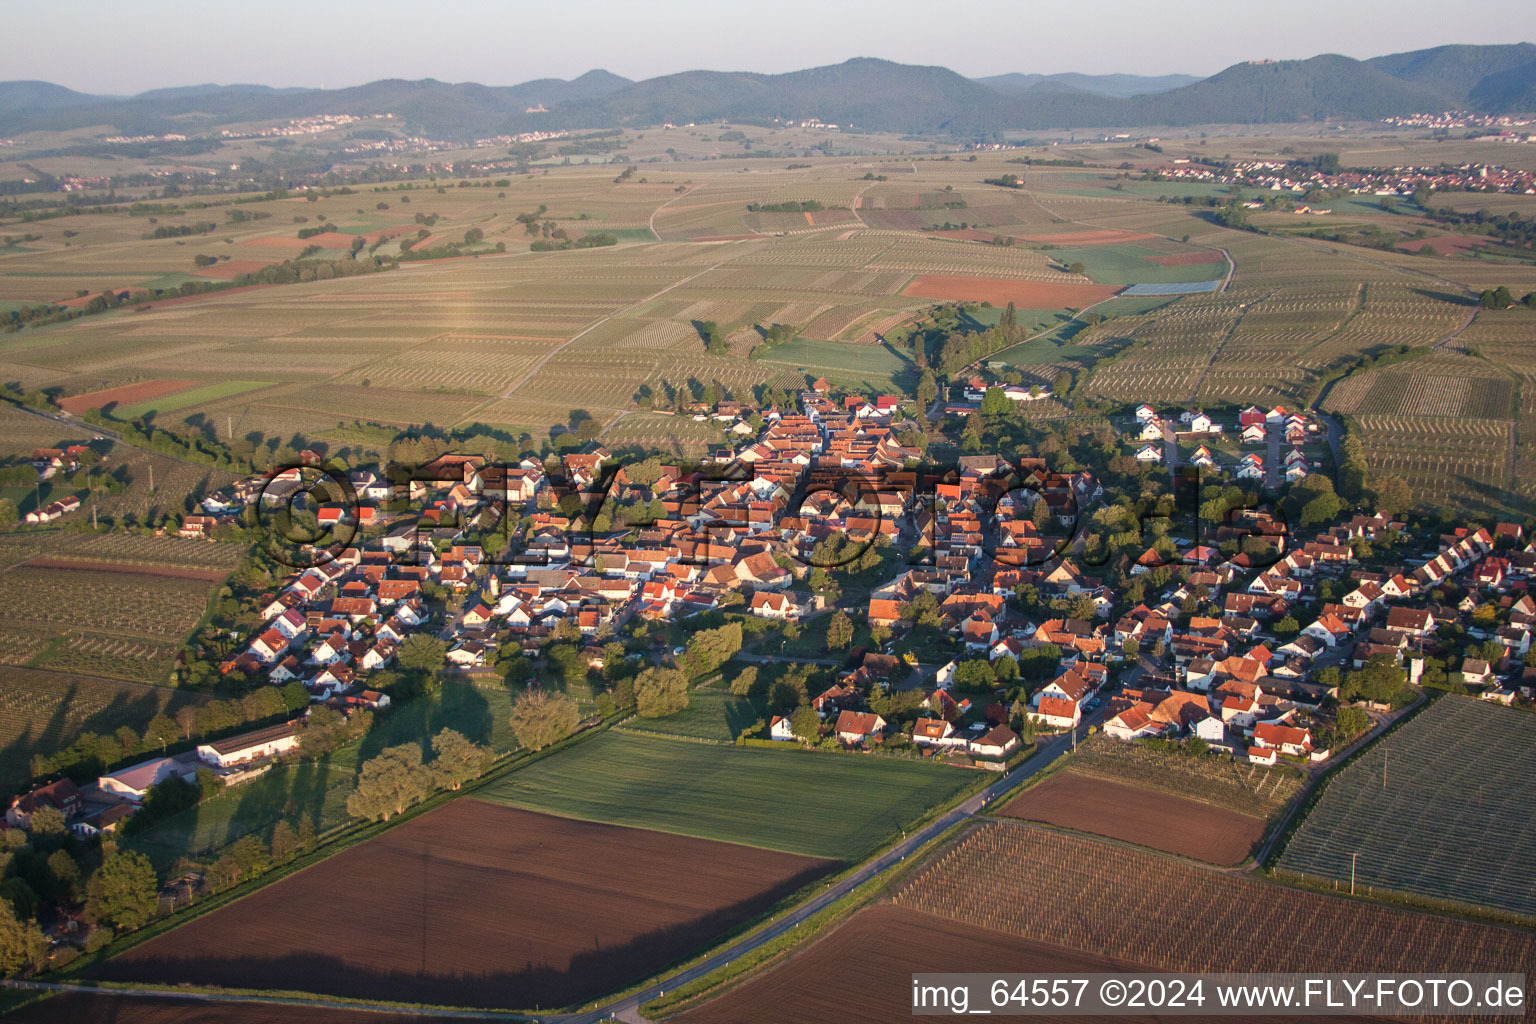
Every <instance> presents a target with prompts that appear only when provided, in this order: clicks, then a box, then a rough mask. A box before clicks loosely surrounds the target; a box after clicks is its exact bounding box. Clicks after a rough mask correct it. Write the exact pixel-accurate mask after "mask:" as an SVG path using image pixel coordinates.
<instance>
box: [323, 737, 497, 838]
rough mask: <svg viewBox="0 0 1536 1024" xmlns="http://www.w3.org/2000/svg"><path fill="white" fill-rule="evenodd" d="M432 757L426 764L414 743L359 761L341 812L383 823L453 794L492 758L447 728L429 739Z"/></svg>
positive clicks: (403, 744) (418, 745)
mask: <svg viewBox="0 0 1536 1024" xmlns="http://www.w3.org/2000/svg"><path fill="white" fill-rule="evenodd" d="M515 722H516V716H515V715H514V723H515ZM432 752H433V754H434V757H433V759H432V760H431V761H430V762H428V761H425V760H424V759H423V757H422V752H421V746H420V744H416V743H402V744H400V745H398V746H394V747H386V748H385V749H384V750H382V751H380V753H379V755H378V756H377V757H374V758H372V759H370V760H368V761H365V762H364V763H363V768H362V771H361V772H360V773H359V775H358V780H357V788H356V789H354V790H353V791H352V793H351V794H350V795H349V796H348V797H347V813H348V814H350V815H352V816H353V817H355V818H368V819H372V820H375V821H388V820H389V819H390V818H392V817H394V816H395V815H397V814H402V813H404V812H405V811H406V810H407V809H408V808H410V807H411V806H412V805H414V804H417V803H420V802H421V801H422V800H425V799H426V798H427V797H429V796H431V795H432V794H433V793H435V792H438V791H440V790H457V789H459V788H460V787H461V786H463V785H464V783H466V782H469V781H471V780H472V779H477V778H479V777H480V776H481V775H483V774H485V771H486V769H487V768H489V767H490V765H491V762H492V761H493V760H494V759H495V758H494V755H493V754H492V753H491V751H490V750H489V749H488V748H486V747H484V746H481V745H480V744H477V743H474V742H472V741H471V740H470V739H468V738H467V737H466V736H465V735H464V734H463V733H460V732H457V731H455V730H453V729H447V728H445V729H443V730H441V731H440V732H438V734H437V735H436V736H433V737H432Z"/></svg>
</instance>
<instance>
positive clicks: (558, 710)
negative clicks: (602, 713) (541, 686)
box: [512, 690, 581, 750]
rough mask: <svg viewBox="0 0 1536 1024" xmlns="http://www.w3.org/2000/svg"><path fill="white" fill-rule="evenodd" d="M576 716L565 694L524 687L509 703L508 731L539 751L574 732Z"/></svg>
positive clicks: (573, 702) (572, 703)
mask: <svg viewBox="0 0 1536 1024" xmlns="http://www.w3.org/2000/svg"><path fill="white" fill-rule="evenodd" d="M580 718H581V716H580V714H579V713H578V712H577V710H576V702H575V701H574V700H572V699H571V698H569V697H567V696H566V695H565V694H563V693H551V692H549V691H547V690H526V691H524V692H523V693H522V694H521V695H520V696H519V697H518V698H517V702H516V703H514V704H513V705H512V734H513V735H514V736H516V737H517V742H518V743H519V744H521V745H522V746H524V747H527V748H528V749H529V750H543V749H544V748H545V747H547V746H549V745H550V744H551V743H555V742H558V741H559V740H562V739H564V738H565V737H567V736H569V735H570V734H571V733H572V732H574V731H575V730H576V723H577V722H578V721H580Z"/></svg>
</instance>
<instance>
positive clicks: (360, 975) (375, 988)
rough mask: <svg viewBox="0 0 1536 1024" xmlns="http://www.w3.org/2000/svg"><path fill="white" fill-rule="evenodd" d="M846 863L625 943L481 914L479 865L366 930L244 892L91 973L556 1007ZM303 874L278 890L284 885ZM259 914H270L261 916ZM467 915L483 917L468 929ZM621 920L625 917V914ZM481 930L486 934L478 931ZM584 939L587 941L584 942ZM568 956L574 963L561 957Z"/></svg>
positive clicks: (648, 966)
mask: <svg viewBox="0 0 1536 1024" xmlns="http://www.w3.org/2000/svg"><path fill="white" fill-rule="evenodd" d="M442 864H443V862H442V861H437V860H431V859H424V860H423V862H422V866H423V873H424V875H425V873H426V872H427V871H428V870H429V869H431V868H437V869H439V870H441V865H442ZM836 866H837V865H836V864H835V863H833V862H830V861H818V862H815V863H813V864H812V865H811V866H809V867H807V868H806V869H804V870H802V871H800V872H798V873H796V874H795V875H793V876H792V877H790V878H787V879H785V880H783V881H782V882H780V883H778V884H777V885H774V886H772V887H770V888H768V889H765V890H763V891H761V892H759V893H757V894H756V895H754V896H752V897H749V898H747V899H745V900H741V901H738V902H736V903H734V904H731V905H729V906H726V907H721V908H718V909H715V910H712V911H709V912H707V913H704V914H702V915H701V916H699V917H697V918H695V919H693V920H691V921H687V922H684V923H681V924H678V925H674V926H669V927H665V928H658V929H655V930H652V931H649V932H645V933H643V934H639V935H635V936H633V937H632V938H628V939H621V940H619V941H617V942H615V943H613V944H609V943H608V942H607V941H605V937H604V935H603V934H602V933H601V932H594V933H591V934H588V933H587V932H586V931H585V929H586V928H587V927H588V926H587V925H584V924H576V923H575V922H576V921H577V920H578V919H579V918H582V917H585V918H587V919H590V917H591V915H590V913H588V914H586V915H580V914H575V915H572V917H571V919H570V927H569V929H568V930H567V931H565V932H563V933H559V934H554V935H550V934H548V933H543V934H540V935H538V936H531V935H528V934H527V933H524V934H522V935H511V936H508V935H505V934H504V930H505V931H512V932H514V933H515V932H516V931H517V929H518V927H519V922H520V920H521V918H520V915H519V914H518V910H517V908H516V907H490V906H482V907H478V908H477V909H476V910H475V911H474V912H473V914H470V913H469V912H468V911H467V910H466V901H467V902H468V903H473V902H474V901H475V900H476V899H477V895H476V894H477V892H478V890H477V888H476V887H475V885H474V884H473V881H474V880H473V878H472V877H471V875H470V874H467V873H464V872H460V873H459V874H458V875H457V876H456V877H455V878H454V879H453V880H452V882H451V883H448V884H447V886H446V887H445V884H444V883H442V882H440V883H439V884H438V886H436V887H435V888H436V891H437V895H439V896H441V897H443V902H442V903H434V902H433V901H432V900H431V899H430V898H429V897H428V896H426V895H424V894H423V893H421V892H380V893H378V896H377V898H378V899H379V900H381V901H390V902H394V903H397V904H398V910H397V913H396V920H395V923H396V924H397V925H398V926H397V927H391V928H390V929H389V930H388V931H387V933H379V932H376V931H374V932H370V933H369V934H359V933H358V930H359V929H361V928H366V927H367V926H366V925H361V924H357V923H353V922H352V919H351V918H349V916H348V915H347V914H346V913H345V911H344V908H333V909H334V916H332V917H331V918H330V920H331V925H330V927H329V928H328V929H321V930H319V932H317V931H315V930H311V929H308V928H307V927H306V925H305V924H304V923H301V922H295V921H291V920H288V919H286V918H285V917H284V915H283V914H282V913H280V912H277V911H275V910H274V908H272V907H270V906H269V907H267V908H265V909H262V908H258V907H256V906H255V905H254V904H255V903H257V902H259V900H256V901H253V900H243V901H241V902H239V903H236V904H233V905H232V906H231V907H230V908H227V909H225V910H223V911H219V912H216V913H214V914H212V915H210V916H209V917H207V918H203V919H201V920H200V921H195V922H192V923H191V925H190V926H189V927H186V928H183V929H180V930H178V931H176V932H172V933H169V934H168V935H165V936H162V937H160V938H158V939H155V940H152V941H151V942H149V943H146V944H144V945H142V946H139V947H138V948H137V949H134V950H132V951H130V952H129V953H128V954H126V955H125V956H122V957H118V958H116V959H114V960H110V961H107V962H105V963H102V964H100V965H98V966H96V967H93V968H92V969H91V970H90V971H89V972H88V973H89V974H90V976H91V977H92V978H94V979H96V980H102V981H133V982H145V983H158V984H177V983H190V984H197V985H216V986H226V987H230V988H241V989H286V990H300V991H305V992H315V993H320V994H324V995H331V996H342V997H355V998H367V999H382V1000H399V1001H402V1002H420V1003H432V1004H438V1005H445V1006H465V1007H483V1008H498V1009H527V1010H532V1009H535V1008H540V1009H545V1010H547V1009H551V1008H554V1007H561V1006H571V1005H575V1004H579V1003H583V1002H586V1001H587V1000H590V999H593V998H596V997H597V996H600V995H602V994H604V993H605V992H612V991H615V990H618V989H622V988H624V987H626V986H628V985H631V984H633V983H635V982H637V981H640V980H642V979H644V978H647V977H650V976H652V975H654V974H656V973H658V972H660V971H663V970H665V969H666V968H668V967H669V966H671V965H673V964H677V963H680V962H682V961H683V960H685V959H687V958H688V957H690V956H692V955H694V954H696V953H697V952H698V951H699V950H700V949H701V948H703V947H705V946H707V945H710V944H712V943H714V942H716V941H719V939H720V938H721V937H722V936H724V935H726V934H728V933H730V932H732V931H733V930H735V929H737V928H740V927H741V926H742V925H744V924H746V923H748V922H750V921H752V920H754V919H756V918H758V917H759V916H761V915H762V914H763V913H765V912H767V911H768V910H769V909H770V908H772V907H773V906H775V905H776V904H778V903H779V902H780V901H782V900H783V899H785V898H786V897H788V896H789V895H791V894H792V893H794V892H796V891H798V890H800V889H802V888H804V887H805V886H807V885H809V884H810V883H812V882H813V881H815V880H816V879H817V878H819V877H821V876H823V875H825V874H826V873H827V872H828V871H830V870H833V869H834V868H835V867H836ZM679 867H680V868H681V869H684V870H685V869H686V867H685V866H683V865H680V866H679ZM469 870H470V871H473V870H474V868H471V869H469ZM302 877H303V876H302V875H299V876H294V878H295V879H297V878H302ZM292 881H293V879H290V880H286V881H285V882H282V883H279V884H278V886H276V887H275V888H277V889H281V888H284V887H285V886H287V885H289V883H290V882H292ZM293 888H294V889H297V887H296V886H294V887H293ZM295 895H301V896H304V897H305V900H304V902H309V901H310V898H313V899H314V901H320V894H319V893H315V892H310V893H305V894H299V893H297V892H294V893H290V894H289V898H291V897H292V896H295ZM527 895H528V898H529V899H530V900H534V901H537V900H539V899H540V898H541V897H543V898H547V897H550V896H555V895H556V892H555V891H551V890H545V891H544V892H542V893H541V892H536V891H530V892H528V894H527ZM482 898H483V897H482ZM450 901H451V902H450ZM438 906H442V907H443V909H444V913H443V914H441V915H438V914H435V913H433V911H434V909H435V908H436V907H438ZM241 908H244V909H243V910H242V909H241ZM587 909H588V911H590V909H591V908H590V907H589V908H587ZM253 914H254V915H258V918H259V919H253V918H252V916H251V915H253ZM237 918H238V919H237ZM466 919H469V920H472V921H474V922H475V924H473V925H470V926H468V927H466V926H465V925H464V921H465V920H466ZM616 924H618V926H620V927H622V924H623V922H616ZM577 928H580V929H583V933H582V934H580V935H579V936H578V935H577V934H574V932H575V929H577ZM476 932H478V933H479V934H473V933H476ZM242 934H247V935H249V936H250V937H251V938H250V940H249V944H250V946H251V947H252V949H255V948H261V949H282V948H284V947H285V946H286V947H288V948H290V949H293V950H294V951H293V952H288V953H281V954H271V955H256V954H254V953H253V952H251V951H240V952H235V951H230V950H228V945H229V943H228V942H226V941H224V940H225V938H230V939H235V938H236V937H238V936H240V935H242ZM530 939H531V940H533V941H534V942H535V943H539V944H541V945H542V946H543V948H546V949H547V956H548V960H549V961H550V962H544V963H536V962H534V961H533V960H532V959H528V958H526V957H525V958H524V959H523V962H522V963H521V964H516V963H504V962H503V961H504V960H505V958H506V957H507V956H508V955H510V954H509V953H508V951H507V948H506V947H507V944H508V943H507V941H506V940H510V941H511V943H512V944H517V943H518V942H519V940H521V941H522V942H527V941H528V940H530ZM578 945H579V946H581V947H586V948H582V949H578V948H576V947H578ZM295 947H298V948H295ZM335 949H347V950H356V953H355V955H354V956H352V957H343V956H338V955H335V954H332V953H331V952H329V951H331V950H335ZM560 961H565V962H566V964H567V966H564V967H559V966H555V964H556V963H558V962H560ZM380 962H394V963H414V964H419V965H421V966H419V967H417V968H416V969H413V970H399V969H397V970H385V969H382V968H380V967H379V966H377V965H378V964H379V963H380Z"/></svg>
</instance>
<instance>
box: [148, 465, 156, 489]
mask: <svg viewBox="0 0 1536 1024" xmlns="http://www.w3.org/2000/svg"><path fill="white" fill-rule="evenodd" d="M149 491H150V493H151V494H153V493H154V491H155V464H154V463H153V462H151V463H150V464H149Z"/></svg>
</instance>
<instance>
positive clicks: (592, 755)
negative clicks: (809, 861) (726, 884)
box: [476, 732, 975, 861]
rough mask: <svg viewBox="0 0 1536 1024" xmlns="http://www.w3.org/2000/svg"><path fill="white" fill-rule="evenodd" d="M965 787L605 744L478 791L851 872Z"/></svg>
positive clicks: (907, 767)
mask: <svg viewBox="0 0 1536 1024" xmlns="http://www.w3.org/2000/svg"><path fill="white" fill-rule="evenodd" d="M973 781H975V780H974V777H973V776H972V775H970V774H969V773H967V772H965V771H962V770H959V769H955V768H948V767H944V766H942V765H935V764H926V763H923V762H920V761H899V760H895V759H891V758H880V757H860V756H856V755H851V754H834V753H825V752H822V753H818V752H815V751H796V750H784V751H777V750H763V749H759V748H745V747H722V746H714V745H711V744H705V743H685V742H680V741H677V740H667V739H659V738H655V737H647V736H637V735H633V734H629V733H617V732H608V733H604V734H603V735H601V736H597V737H594V738H593V739H591V740H588V741H586V742H584V743H579V744H577V745H575V746H574V747H572V748H571V749H569V750H566V751H562V752H560V753H558V754H555V755H554V756H552V757H546V758H544V759H542V760H539V761H536V762H534V763H533V764H531V765H529V766H528V767H527V768H524V769H522V770H521V771H516V772H513V773H511V774H510V775H507V776H506V777H504V778H502V779H500V780H498V781H497V782H495V783H493V784H492V785H490V786H488V787H486V788H485V789H482V790H480V791H479V792H478V793H477V794H476V795H477V796H479V797H482V798H485V799H488V800H493V801H495V802H498V803H504V804H509V805H511V806H514V807H523V808H527V809H529V810H535V811H546V812H548V813H550V814H560V815H564V816H566V817H571V818H580V819H583V820H588V821H602V822H609V823H612V824H616V825H632V826H635V827H638V828H650V829H657V830H659V831H662V832H675V833H678V834H680V835H689V836H697V837H699V838H702V839H718V840H722V841H725V842H732V843H745V844H747V845H749V846H761V847H766V848H768V849H773V850H783V851H785V852H788V853H799V854H805V855H808V856H813V857H829V858H834V859H838V860H845V861H852V860H857V859H859V858H862V857H863V856H864V855H865V854H867V853H868V852H869V851H870V850H872V849H874V848H875V847H876V846H878V845H880V844H881V843H882V842H883V841H884V840H886V839H887V838H888V837H889V836H890V835H891V834H892V833H894V832H896V831H897V830H899V829H901V828H902V827H903V826H905V825H906V824H908V823H910V822H912V821H915V820H916V819H917V818H919V817H921V816H922V814H923V813H924V812H925V811H926V810H927V809H928V808H929V807H932V806H934V805H935V804H938V803H941V802H943V801H945V800H947V799H949V798H950V797H952V796H954V795H955V794H956V793H958V792H959V791H960V790H961V789H962V788H964V787H965V786H966V785H967V784H968V783H970V782H973Z"/></svg>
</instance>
